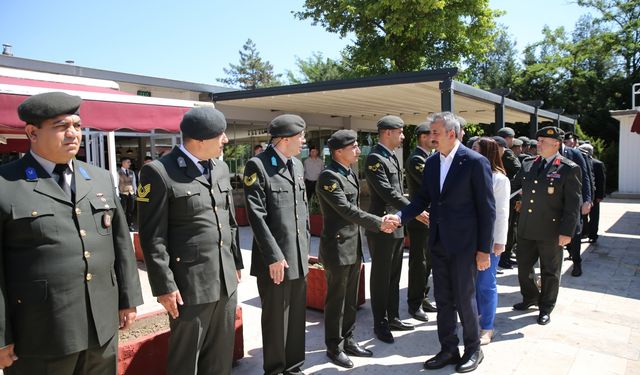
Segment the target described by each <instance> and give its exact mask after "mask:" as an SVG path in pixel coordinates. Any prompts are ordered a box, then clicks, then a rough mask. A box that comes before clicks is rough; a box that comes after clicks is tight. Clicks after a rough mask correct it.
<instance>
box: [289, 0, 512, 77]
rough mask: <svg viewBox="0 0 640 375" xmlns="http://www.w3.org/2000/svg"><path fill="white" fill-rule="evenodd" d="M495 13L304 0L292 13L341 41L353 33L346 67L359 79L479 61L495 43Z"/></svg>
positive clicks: (396, 0) (429, 4) (381, 1)
mask: <svg viewBox="0 0 640 375" xmlns="http://www.w3.org/2000/svg"><path fill="white" fill-rule="evenodd" d="M499 14H500V12H497V11H493V10H491V9H490V8H489V0H476V1H468V0H448V1H443V0H378V1H361V0H332V1H326V0H306V1H305V4H304V10H303V11H301V12H296V13H295V15H296V17H298V18H299V19H311V20H312V21H313V24H320V25H322V26H323V27H324V28H325V29H326V30H327V31H330V32H334V33H338V34H340V36H341V37H346V36H348V35H350V34H351V33H353V34H355V40H354V43H353V44H352V45H349V46H347V47H346V50H345V53H346V56H347V61H346V62H347V65H348V66H349V68H350V69H351V70H352V71H354V72H355V74H357V75H360V76H364V75H373V74H383V73H387V72H404V71H413V70H419V69H435V68H443V67H450V66H452V65H455V64H458V63H460V62H461V61H462V60H463V59H464V58H467V57H474V56H475V57H478V58H480V57H481V56H483V55H484V54H486V53H487V51H488V50H489V46H491V45H492V44H493V38H494V37H495V35H494V33H493V32H492V30H493V29H494V27H495V22H494V18H495V17H497V16H498V15H499Z"/></svg>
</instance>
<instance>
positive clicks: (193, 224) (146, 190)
mask: <svg viewBox="0 0 640 375" xmlns="http://www.w3.org/2000/svg"><path fill="white" fill-rule="evenodd" d="M211 111H215V112H214V113H208V112H211ZM212 119H213V120H212ZM225 128H226V121H224V116H223V115H222V114H221V113H220V112H218V111H217V110H214V109H213V108H208V107H200V108H195V109H192V110H190V111H189V112H187V113H186V114H185V116H184V118H183V120H182V123H181V130H182V132H183V134H184V135H185V136H188V137H189V138H191V139H210V138H215V137H217V136H219V135H220V134H222V133H223V132H224V129H225ZM194 159H195V160H194ZM196 163H198V164H199V165H196ZM200 164H204V165H205V166H206V168H207V169H205V167H203V166H201V165H200ZM137 201H138V215H139V216H138V218H139V225H140V243H141V246H142V251H143V253H144V258H145V264H146V266H147V272H148V276H149V283H150V285H151V290H152V292H153V295H154V296H161V295H165V294H168V293H171V292H174V291H176V290H178V291H179V292H180V294H181V296H182V300H183V301H184V305H182V306H180V305H178V311H179V316H178V317H177V318H176V319H171V318H170V328H171V336H170V338H169V356H168V357H169V358H168V365H167V373H168V374H209V373H216V374H230V373H231V364H232V358H233V341H234V337H235V329H234V322H235V310H236V305H237V298H238V296H237V285H238V280H237V276H236V270H239V269H242V268H243V263H242V256H241V253H240V247H239V237H238V230H237V223H236V220H235V209H234V204H233V194H232V189H231V183H230V182H229V168H228V166H227V164H226V163H225V162H224V161H222V160H213V159H211V160H204V161H202V163H200V162H199V161H197V158H196V157H195V156H193V155H191V154H190V153H189V152H188V150H186V148H184V146H176V147H175V148H174V149H173V150H171V152H170V153H168V154H167V155H165V156H163V157H162V158H160V159H158V160H155V161H153V162H151V163H148V164H146V165H144V166H143V167H142V170H141V172H140V184H139V185H138V198H137Z"/></svg>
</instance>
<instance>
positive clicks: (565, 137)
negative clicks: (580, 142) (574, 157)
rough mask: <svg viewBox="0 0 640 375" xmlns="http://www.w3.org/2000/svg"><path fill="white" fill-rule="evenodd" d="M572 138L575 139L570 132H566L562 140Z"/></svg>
mask: <svg viewBox="0 0 640 375" xmlns="http://www.w3.org/2000/svg"><path fill="white" fill-rule="evenodd" d="M573 138H575V136H574V135H573V133H572V132H566V133H564V139H565V140H567V139H573Z"/></svg>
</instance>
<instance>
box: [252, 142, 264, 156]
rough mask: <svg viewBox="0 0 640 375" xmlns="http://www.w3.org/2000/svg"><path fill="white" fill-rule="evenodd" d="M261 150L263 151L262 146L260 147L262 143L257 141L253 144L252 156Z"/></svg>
mask: <svg viewBox="0 0 640 375" xmlns="http://www.w3.org/2000/svg"><path fill="white" fill-rule="evenodd" d="M262 151H264V148H263V147H262V145H261V144H260V143H258V144H257V145H255V146H253V156H257V155H258V154H260V153H261V152H262Z"/></svg>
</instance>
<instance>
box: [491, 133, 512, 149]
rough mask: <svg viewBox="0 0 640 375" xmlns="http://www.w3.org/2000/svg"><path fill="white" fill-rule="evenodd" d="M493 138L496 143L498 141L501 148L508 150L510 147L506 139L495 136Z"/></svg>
mask: <svg viewBox="0 0 640 375" xmlns="http://www.w3.org/2000/svg"><path fill="white" fill-rule="evenodd" d="M491 138H493V140H494V141H496V143H497V144H498V146H500V147H504V148H507V147H508V146H507V141H506V140H505V139H504V138H502V137H501V136H499V135H494V136H493V137H491Z"/></svg>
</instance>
